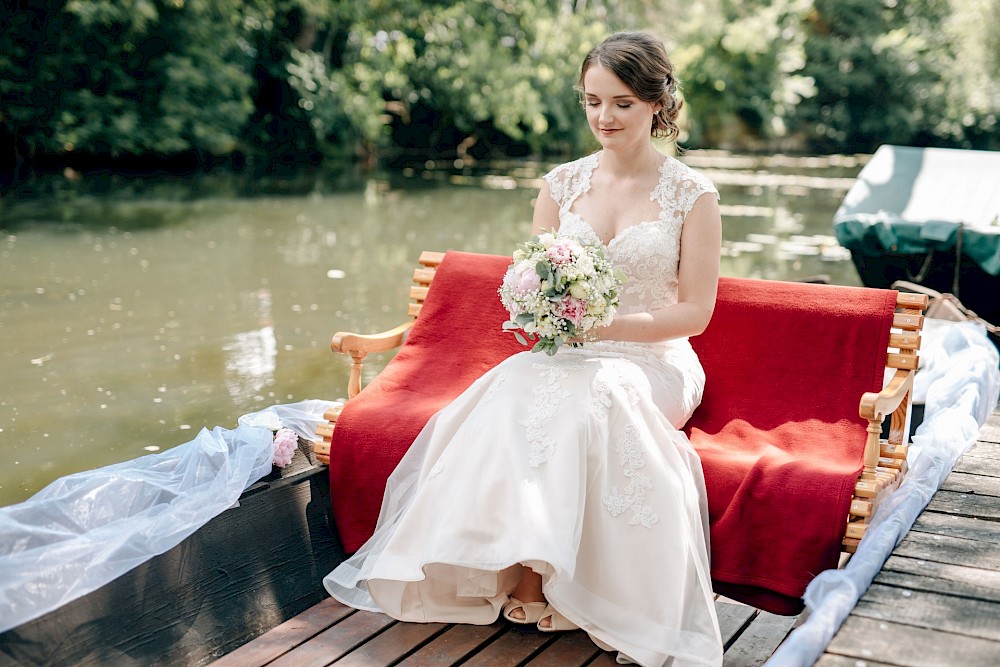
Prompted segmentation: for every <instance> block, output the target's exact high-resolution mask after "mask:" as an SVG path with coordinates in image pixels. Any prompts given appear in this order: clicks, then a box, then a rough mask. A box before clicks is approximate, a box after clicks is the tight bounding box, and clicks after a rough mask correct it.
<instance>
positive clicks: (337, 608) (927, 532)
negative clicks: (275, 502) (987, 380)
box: [212, 409, 1000, 667]
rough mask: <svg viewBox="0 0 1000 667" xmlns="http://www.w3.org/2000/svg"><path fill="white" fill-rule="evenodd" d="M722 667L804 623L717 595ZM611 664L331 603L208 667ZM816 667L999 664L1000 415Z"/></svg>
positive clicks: (541, 638)
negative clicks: (723, 655) (397, 619)
mask: <svg viewBox="0 0 1000 667" xmlns="http://www.w3.org/2000/svg"><path fill="white" fill-rule="evenodd" d="M716 609H717V611H718V614H719V624H720V626H721V629H722V638H723V642H724V645H725V662H724V665H725V667H747V666H751V665H761V664H763V663H764V662H766V661H767V659H768V658H769V657H770V656H771V654H772V653H773V652H774V650H775V649H776V648H777V646H778V645H779V644H780V643H781V642H782V641H783V640H784V638H785V637H786V636H787V635H788V633H789V632H790V631H791V630H792V629H793V628H794V627H795V625H796V624H797V623H798V622H800V620H801V619H800V618H796V617H786V616H776V615H774V614H769V613H767V612H763V611H759V610H757V609H754V608H753V607H748V606H746V605H743V604H740V603H737V602H734V601H732V600H727V599H724V598H719V599H717V600H716ZM459 664H461V665H470V666H477V667H486V666H492V667H506V666H508V665H532V666H533V667H543V666H551V667H564V666H566V667H570V666H574V665H580V666H582V665H614V664H616V663H615V659H614V654H613V653H607V652H605V651H602V650H601V649H599V648H598V647H597V646H595V645H594V644H593V643H592V642H591V641H590V639H589V638H588V637H587V635H586V634H584V633H583V632H579V631H577V632H570V633H562V634H556V635H550V634H543V633H540V632H537V631H536V630H534V629H533V628H531V629H523V628H520V627H518V626H514V625H511V624H509V623H506V622H497V623H494V624H492V625H486V626H474V625H457V624H443V623H399V622H396V621H394V620H392V619H391V618H389V617H388V616H385V615H384V614H375V613H370V612H362V611H355V610H353V609H350V608H348V607H345V606H343V605H341V604H340V603H338V602H336V601H334V600H332V599H327V600H324V601H323V602H321V603H319V604H317V605H315V606H314V607H312V608H310V609H308V610H307V611H305V612H304V613H302V614H299V615H298V616H296V617H295V618H292V619H291V620H289V621H287V622H285V623H283V624H282V625H280V626H279V627H277V628H274V629H273V630H271V631H269V632H267V633H266V634H264V635H262V636H260V637H258V638H257V639H255V640H253V641H251V642H249V643H247V644H245V645H243V646H241V647H240V648H238V649H236V650H235V651H233V652H231V653H229V654H227V655H225V656H223V657H222V658H220V659H218V660H216V661H215V662H213V663H212V665H213V667H263V666H264V665H268V666H269V667H284V666H295V667H325V666H327V665H338V666H347V665H350V666H353V667H360V666H363V667H387V666H389V665H406V666H411V667H425V666H426V667H430V666H441V667H443V666H445V665H459ZM817 665H818V666H819V667H880V666H883V665H896V666H900V667H911V666H912V667H930V666H938V665H954V666H956V667H957V666H961V667H977V666H982V667H996V666H997V665H1000V409H998V410H996V411H994V413H993V415H992V416H991V417H990V420H989V421H988V422H987V423H986V425H985V426H984V427H983V429H982V431H981V432H980V435H979V440H978V442H977V443H976V445H975V446H974V447H973V448H972V449H970V451H969V452H968V453H967V454H966V455H965V456H964V457H963V458H962V459H961V460H960V461H959V462H958V464H957V465H956V467H955V469H954V471H953V472H952V474H951V475H950V476H949V477H948V479H947V480H946V481H945V483H944V484H943V486H942V487H941V489H940V490H939V491H938V493H937V494H935V496H934V498H933V499H932V500H931V502H930V504H929V505H928V507H927V509H926V510H925V511H924V512H923V514H921V516H920V517H919V518H918V520H917V521H916V523H915V524H914V526H913V528H912V529H911V531H910V532H909V534H908V535H907V536H906V538H905V539H904V540H903V541H902V542H901V543H900V544H899V546H898V547H897V548H896V550H895V551H894V552H893V553H892V555H891V556H890V558H889V560H888V561H887V562H886V564H885V566H884V567H883V569H882V571H881V572H880V573H879V575H878V577H877V578H876V579H875V581H874V583H873V584H872V587H871V588H870V589H869V590H868V592H867V593H865V595H864V596H863V597H862V598H861V600H860V601H859V603H858V606H857V607H856V608H855V610H854V611H853V612H852V613H851V615H850V616H849V617H848V619H847V621H846V622H845V623H844V625H843V627H842V628H841V630H840V632H839V633H838V634H837V635H836V636H835V637H834V639H833V641H832V642H831V643H830V646H829V647H828V648H827V651H826V653H825V654H824V655H823V656H822V657H821V658H820V660H819V661H818V662H817Z"/></svg>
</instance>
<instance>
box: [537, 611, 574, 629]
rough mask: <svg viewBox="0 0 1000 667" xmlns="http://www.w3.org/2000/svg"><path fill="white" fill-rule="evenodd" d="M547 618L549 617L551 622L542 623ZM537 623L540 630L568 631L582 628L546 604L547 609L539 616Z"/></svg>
mask: <svg viewBox="0 0 1000 667" xmlns="http://www.w3.org/2000/svg"><path fill="white" fill-rule="evenodd" d="M546 618H547V619H549V624H548V625H542V621H543V620H545V619H546ZM537 625H538V631H539V632H568V631H570V630H579V629H580V626H579V625H577V624H576V623H574V622H573V621H571V620H569V619H568V618H566V617H565V616H563V615H562V614H560V613H559V612H558V611H556V610H555V609H554V608H553V607H551V606H550V605H545V609H544V610H543V611H542V613H541V615H540V616H539V617H538V622H537Z"/></svg>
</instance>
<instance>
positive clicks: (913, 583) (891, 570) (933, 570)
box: [875, 556, 1000, 603]
mask: <svg viewBox="0 0 1000 667" xmlns="http://www.w3.org/2000/svg"><path fill="white" fill-rule="evenodd" d="M875 583H877V584H885V585H887V586H897V587H899V588H908V589H910V590H919V591H927V592H931V593H942V594H945V595H958V596H963V597H970V598H977V599H980V600H987V601H989V602H998V603H1000V572H993V571H990V570H983V569H980V568H976V567H967V566H961V565H950V564H947V563H934V562H932V561H926V560H916V559H914V558H903V557H900V556H890V557H889V559H888V560H887V561H886V562H885V564H884V565H883V566H882V570H881V571H880V572H879V573H878V575H876V576H875Z"/></svg>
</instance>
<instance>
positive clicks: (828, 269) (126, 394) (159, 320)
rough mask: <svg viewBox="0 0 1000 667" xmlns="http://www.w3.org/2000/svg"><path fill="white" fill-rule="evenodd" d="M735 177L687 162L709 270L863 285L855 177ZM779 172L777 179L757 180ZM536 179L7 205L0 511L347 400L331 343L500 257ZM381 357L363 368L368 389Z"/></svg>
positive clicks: (2, 253)
mask: <svg viewBox="0 0 1000 667" xmlns="http://www.w3.org/2000/svg"><path fill="white" fill-rule="evenodd" d="M702 157H703V156H702ZM702 157H699V156H697V155H689V156H688V157H687V158H686V159H687V160H688V161H691V162H692V163H693V162H695V161H697V160H698V159H702ZM709 157H711V156H709ZM740 160H742V161H741V162H739V163H738V164H736V165H735V166H726V165H725V164H722V165H721V166H720V165H719V164H718V163H717V161H716V163H714V164H715V166H707V167H706V166H705V165H697V166H699V167H702V168H705V169H706V170H708V169H714V170H715V177H716V178H717V180H718V181H721V183H720V190H721V191H722V204H723V217H724V235H725V247H724V256H723V273H724V274H726V275H740V276H756V277H765V278H801V277H804V276H813V275H817V274H825V275H829V276H830V277H831V279H832V280H833V281H834V282H838V283H843V284H859V281H858V279H857V277H856V275H855V273H854V268H853V265H852V264H851V262H850V261H849V260H848V259H847V258H846V256H843V255H841V254H838V253H837V251H836V248H838V246H836V244H835V242H833V241H832V236H831V220H832V215H833V212H834V211H835V210H836V207H837V205H838V204H839V201H840V199H841V197H842V196H843V194H844V190H843V189H841V181H847V180H849V177H850V176H852V175H853V174H851V173H850V170H851V169H854V167H851V166H844V165H836V164H830V163H825V164H823V165H819V166H816V165H814V166H810V167H805V166H801V165H782V164H774V165H771V166H768V165H764V167H766V169H763V170H762V168H761V161H760V160H759V159H748V158H740ZM747 160H749V163H748V162H747ZM755 160H756V161H755ZM748 164H749V165H750V166H748ZM754 164H756V165H757V167H756V168H754V167H753V166H752V165H754ZM755 169H756V171H755ZM806 169H807V170H808V172H807V173H803V170H806ZM778 170H787V171H788V173H783V174H780V175H781V176H782V177H781V178H780V179H777V181H776V182H774V183H772V182H771V180H774V179H772V175H773V174H772V172H777V171H778ZM541 171H543V168H542V167H539V168H526V167H522V166H519V167H518V168H517V169H508V170H506V171H504V172H503V173H497V174H494V175H492V176H491V177H490V178H488V179H481V178H473V176H477V175H476V174H470V173H443V174H438V173H431V174H428V175H424V174H421V173H414V174H413V175H412V176H411V177H409V178H407V177H405V176H398V175H397V176H391V177H390V176H380V177H378V178H370V179H368V180H367V181H364V182H360V183H358V184H357V185H356V187H353V188H351V189H347V190H331V189H329V188H325V187H318V186H316V185H315V184H313V185H312V186H310V187H304V188H302V189H301V190H300V191H296V192H294V193H287V192H286V193H277V192H276V193H273V194H267V195H264V196H255V197H245V196H240V192H238V191H234V190H230V189H226V188H225V187H222V188H220V189H216V190H213V189H212V188H210V187H207V186H206V185H205V184H204V183H199V184H198V185H197V187H196V188H195V190H194V194H192V191H190V190H183V189H182V188H180V186H178V185H177V184H175V190H176V189H178V188H180V189H181V192H180V193H178V192H174V191H171V190H169V189H168V188H166V187H165V186H164V187H159V186H158V187H152V186H149V187H146V188H145V189H141V190H140V189H138V188H137V187H133V188H132V190H129V189H128V188H126V191H125V194H123V193H122V192H120V191H117V190H114V189H109V191H108V193H107V194H101V195H95V194H84V195H79V196H76V197H70V196H69V195H67V194H65V193H64V194H61V195H60V196H56V197H44V198H37V199H29V200H24V201H10V202H5V203H4V204H3V206H2V207H0V230H3V231H2V232H0V340H2V341H3V345H2V346H0V377H2V378H3V381H2V383H0V464H2V465H0V504H9V503H12V502H17V501H19V500H23V499H24V498H26V497H27V496H28V495H30V494H31V493H33V492H34V491H37V490H38V489H39V488H41V487H42V486H43V485H44V484H46V483H48V482H49V481H51V480H52V479H54V478H56V477H58V476H60V475H63V474H66V473H68V472H72V471H76V470H83V469H88V468H93V467H97V466H101V465H106V464H109V463H114V462H118V461H122V460H125V459H129V458H134V457H137V456H141V455H143V454H146V453H148V452H149V451H155V450H157V449H166V448H168V447H171V446H174V445H176V444H179V443H181V442H185V441H187V440H189V439H191V437H192V436H193V432H194V431H195V430H197V429H200V428H201V427H203V426H206V427H212V426H215V425H222V426H230V427H231V426H234V425H235V422H236V418H237V417H238V416H239V415H241V414H243V413H246V412H250V411H251V410H256V409H259V408H261V407H263V406H264V405H268V404H272V403H284V402H290V401H295V400H301V399H306V398H327V399H336V398H339V397H342V396H343V394H344V393H345V391H346V384H347V374H348V368H349V360H347V359H343V358H339V357H335V356H334V355H332V354H331V353H330V352H329V351H328V349H327V345H328V341H329V338H330V336H331V335H332V334H333V333H334V332H335V331H339V330H349V331H360V332H374V331H381V330H385V329H388V328H391V327H393V326H395V325H397V324H399V323H400V322H402V321H404V320H405V319H406V301H407V290H408V282H409V276H410V274H411V273H412V270H413V267H414V265H415V262H416V258H417V256H418V255H419V253H420V251H421V250H424V249H434V250H448V249H461V250H469V251H477V252H491V253H508V252H510V249H511V248H512V247H513V245H514V244H515V243H516V242H518V241H520V240H522V239H523V238H524V237H525V236H526V235H527V232H528V229H529V227H530V218H531V206H532V200H533V198H534V196H535V194H536V191H537V190H536V187H537V183H538V180H537V179H538V177H539V173H541ZM855 171H856V169H855ZM730 172H732V174H735V176H732V175H730V176H726V177H722V178H718V174H722V173H727V174H729V173H730ZM802 179H812V180H807V181H805V182H804V183H803V182H801V181H802ZM838 179H839V181H838ZM729 180H736V181H738V183H735V184H731V183H728V181H729ZM819 185H822V187H814V186H819ZM130 192H131V193H133V194H134V193H136V192H138V194H140V195H141V198H138V199H137V198H135V197H131V196H130V194H129V193H130ZM212 192H222V193H223V194H215V195H213V194H211V193H212ZM232 192H235V194H230V193H232ZM386 360H387V357H386V356H385V355H375V356H374V358H372V359H371V360H370V363H367V364H366V367H365V373H366V377H365V381H368V379H370V377H371V376H372V375H373V374H374V373H376V372H377V371H378V370H379V368H380V367H381V365H382V364H384V362H385V361H386Z"/></svg>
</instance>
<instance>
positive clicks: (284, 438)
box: [274, 428, 299, 468]
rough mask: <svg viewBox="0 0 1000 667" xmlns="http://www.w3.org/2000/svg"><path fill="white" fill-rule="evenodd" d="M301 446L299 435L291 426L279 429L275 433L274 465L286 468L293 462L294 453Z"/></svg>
mask: <svg viewBox="0 0 1000 667" xmlns="http://www.w3.org/2000/svg"><path fill="white" fill-rule="evenodd" d="M298 446H299V436H298V435H296V434H295V431H293V430H292V429H290V428H282V429H278V432H277V433H275V434H274V465H276V466H278V467H279V468H284V467H285V466H287V465H288V464H289V463H291V462H292V455H293V454H294V453H295V450H296V449H297V448H298Z"/></svg>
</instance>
